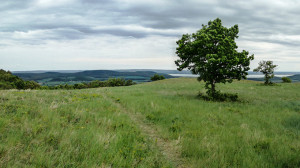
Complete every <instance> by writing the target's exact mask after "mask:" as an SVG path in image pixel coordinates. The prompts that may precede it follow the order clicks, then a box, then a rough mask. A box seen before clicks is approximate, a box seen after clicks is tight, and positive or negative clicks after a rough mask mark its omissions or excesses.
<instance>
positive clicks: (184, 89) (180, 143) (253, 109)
mask: <svg viewBox="0 0 300 168" xmlns="http://www.w3.org/2000/svg"><path fill="white" fill-rule="evenodd" d="M217 87H218V88H219V89H221V90H222V91H226V92H228V93H238V95H239V98H240V99H239V100H240V101H239V102H207V101H204V100H201V99H198V98H197V92H198V91H201V92H204V89H203V88H204V83H199V82H197V81H196V79H194V78H176V79H167V80H162V81H157V82H149V83H143V84H138V85H133V86H128V87H115V88H97V89H84V90H31V91H30V90H26V91H17V90H0V110H1V113H0V135H1V136H0V139H1V141H0V167H26V166H27V167H199V165H201V166H202V167H255V168H256V167H299V166H300V141H299V138H300V92H299V90H300V84H299V83H292V84H279V85H277V86H262V85H260V84H259V82H255V81H246V80H244V81H240V82H236V81H234V82H233V83H232V84H226V85H224V84H220V85H218V86H217Z"/></svg>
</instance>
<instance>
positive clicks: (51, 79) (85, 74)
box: [13, 70, 174, 86]
mask: <svg viewBox="0 0 300 168" xmlns="http://www.w3.org/2000/svg"><path fill="white" fill-rule="evenodd" d="M13 74H14V75H16V76H18V77H20V78H22V79H23V80H26V81H35V82H38V83H39V84H41V85H44V86H54V85H60V84H76V83H82V82H91V81H95V80H99V81H105V80H108V79H110V78H121V79H124V80H132V81H133V82H136V83H141V82H148V81H150V78H151V77H152V76H153V75H155V74H159V75H163V76H164V77H165V78H174V77H173V76H171V75H168V74H164V73H157V72H153V71H128V72H125V71H111V70H91V71H82V72H74V73H61V72H42V73H30V72H24V73H20V72H18V73H13Z"/></svg>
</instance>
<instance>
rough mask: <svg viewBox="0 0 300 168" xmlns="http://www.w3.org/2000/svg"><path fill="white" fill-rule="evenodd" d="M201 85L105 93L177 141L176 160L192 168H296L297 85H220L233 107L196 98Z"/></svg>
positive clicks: (178, 82)
mask: <svg viewBox="0 0 300 168" xmlns="http://www.w3.org/2000/svg"><path fill="white" fill-rule="evenodd" d="M203 88H204V84H203V83H199V82H197V81H196V80H195V79H171V80H164V81H158V82H153V83H148V84H143V85H137V86H134V87H129V88H126V89H125V88H114V89H110V90H109V91H110V94H111V95H112V96H115V97H118V98H119V99H120V102H121V103H122V104H123V105H124V106H125V107H126V108H128V109H130V110H131V111H132V112H135V113H140V114H143V115H144V116H145V121H147V122H151V123H154V124H155V125H158V126H159V127H161V128H162V130H163V131H162V132H161V134H162V136H163V137H165V138H168V139H170V140H175V139H180V140H181V143H180V145H181V146H182V151H181V156H182V157H184V158H185V159H187V160H188V161H189V162H190V163H191V164H192V165H193V166H194V167H199V166H200V165H201V166H200V167H300V141H299V138H300V84H299V83H295V84H280V85H277V86H262V85H260V84H259V83H258V82H253V81H240V82H234V83H232V84H226V85H224V84H220V85H218V88H219V89H220V90H221V91H223V92H226V93H238V95H239V101H238V102H208V101H204V100H201V99H198V98H197V92H198V91H201V92H204V90H203Z"/></svg>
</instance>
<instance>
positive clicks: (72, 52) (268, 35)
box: [0, 0, 300, 71]
mask: <svg viewBox="0 0 300 168" xmlns="http://www.w3.org/2000/svg"><path fill="white" fill-rule="evenodd" d="M299 9H300V2H299V1H295V0H277V1H271V0H265V1H261V0H249V1H234V0H227V1H223V0H202V1H198V0H185V1H179V0H164V1H159V0H144V1H140V0H110V1H107V0H56V1H53V0H14V1H11V0H2V1H1V4H0V11H1V12H0V17H1V20H0V37H1V38H0V66H1V67H3V68H7V69H10V70H28V69H78V68H79V69H120V68H143V67H147V68H162V69H175V68H176V67H175V65H173V62H172V61H173V60H174V59H176V56H175V54H174V52H175V47H176V43H175V41H176V40H177V39H178V38H180V36H181V35H182V34H184V33H193V32H195V31H196V30H198V29H200V28H201V25H202V24H207V22H208V21H209V20H213V19H215V18H216V17H219V18H221V19H222V21H223V24H224V25H226V26H228V27H229V26H233V25H234V24H238V25H239V28H240V34H239V36H240V38H239V40H238V45H239V47H240V48H241V49H246V50H249V51H250V53H254V54H255V56H256V60H255V61H254V62H253V63H252V66H253V67H255V66H256V65H257V62H258V61H260V60H262V59H272V60H274V61H275V63H277V64H279V70H284V71H300V68H299V67H300V66H299V67H298V66H297V65H300V49H299V46H300V23H299V21H298V20H299V18H300V10H299ZM58 49H59V51H57V50H58ZM72 58H75V59H72ZM151 58H153V60H155V61H154V62H156V63H153V61H149V60H150V59H151ZM112 59H115V60H112ZM159 59H160V60H161V62H160V61H159ZM18 60H23V61H20V62H17V61H18ZM76 60H77V61H76ZM89 60H90V61H89ZM91 60H93V61H91ZM101 60H102V61H101ZM116 60H123V61H121V62H117V61H116ZM125 60H128V61H125ZM137 60H138V61H137ZM143 60H144V62H143ZM166 60H169V61H170V62H167V61H166ZM24 61H25V62H24ZM36 61H37V63H35V62H36ZM46 61H47V62H48V63H45V62H46ZM70 62H72V63H71V64H72V66H69V64H70ZM158 62H160V63H158ZM122 63H123V64H122ZM135 63H136V65H135ZM55 64H56V65H55ZM108 65H109V66H108Z"/></svg>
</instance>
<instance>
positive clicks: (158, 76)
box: [150, 74, 165, 81]
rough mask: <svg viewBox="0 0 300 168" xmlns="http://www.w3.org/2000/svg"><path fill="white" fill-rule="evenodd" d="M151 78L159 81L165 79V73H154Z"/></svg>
mask: <svg viewBox="0 0 300 168" xmlns="http://www.w3.org/2000/svg"><path fill="white" fill-rule="evenodd" d="M150 79H151V80H152V81H157V80H163V79H165V77H164V75H159V74H154V75H153V76H151V78H150Z"/></svg>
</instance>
